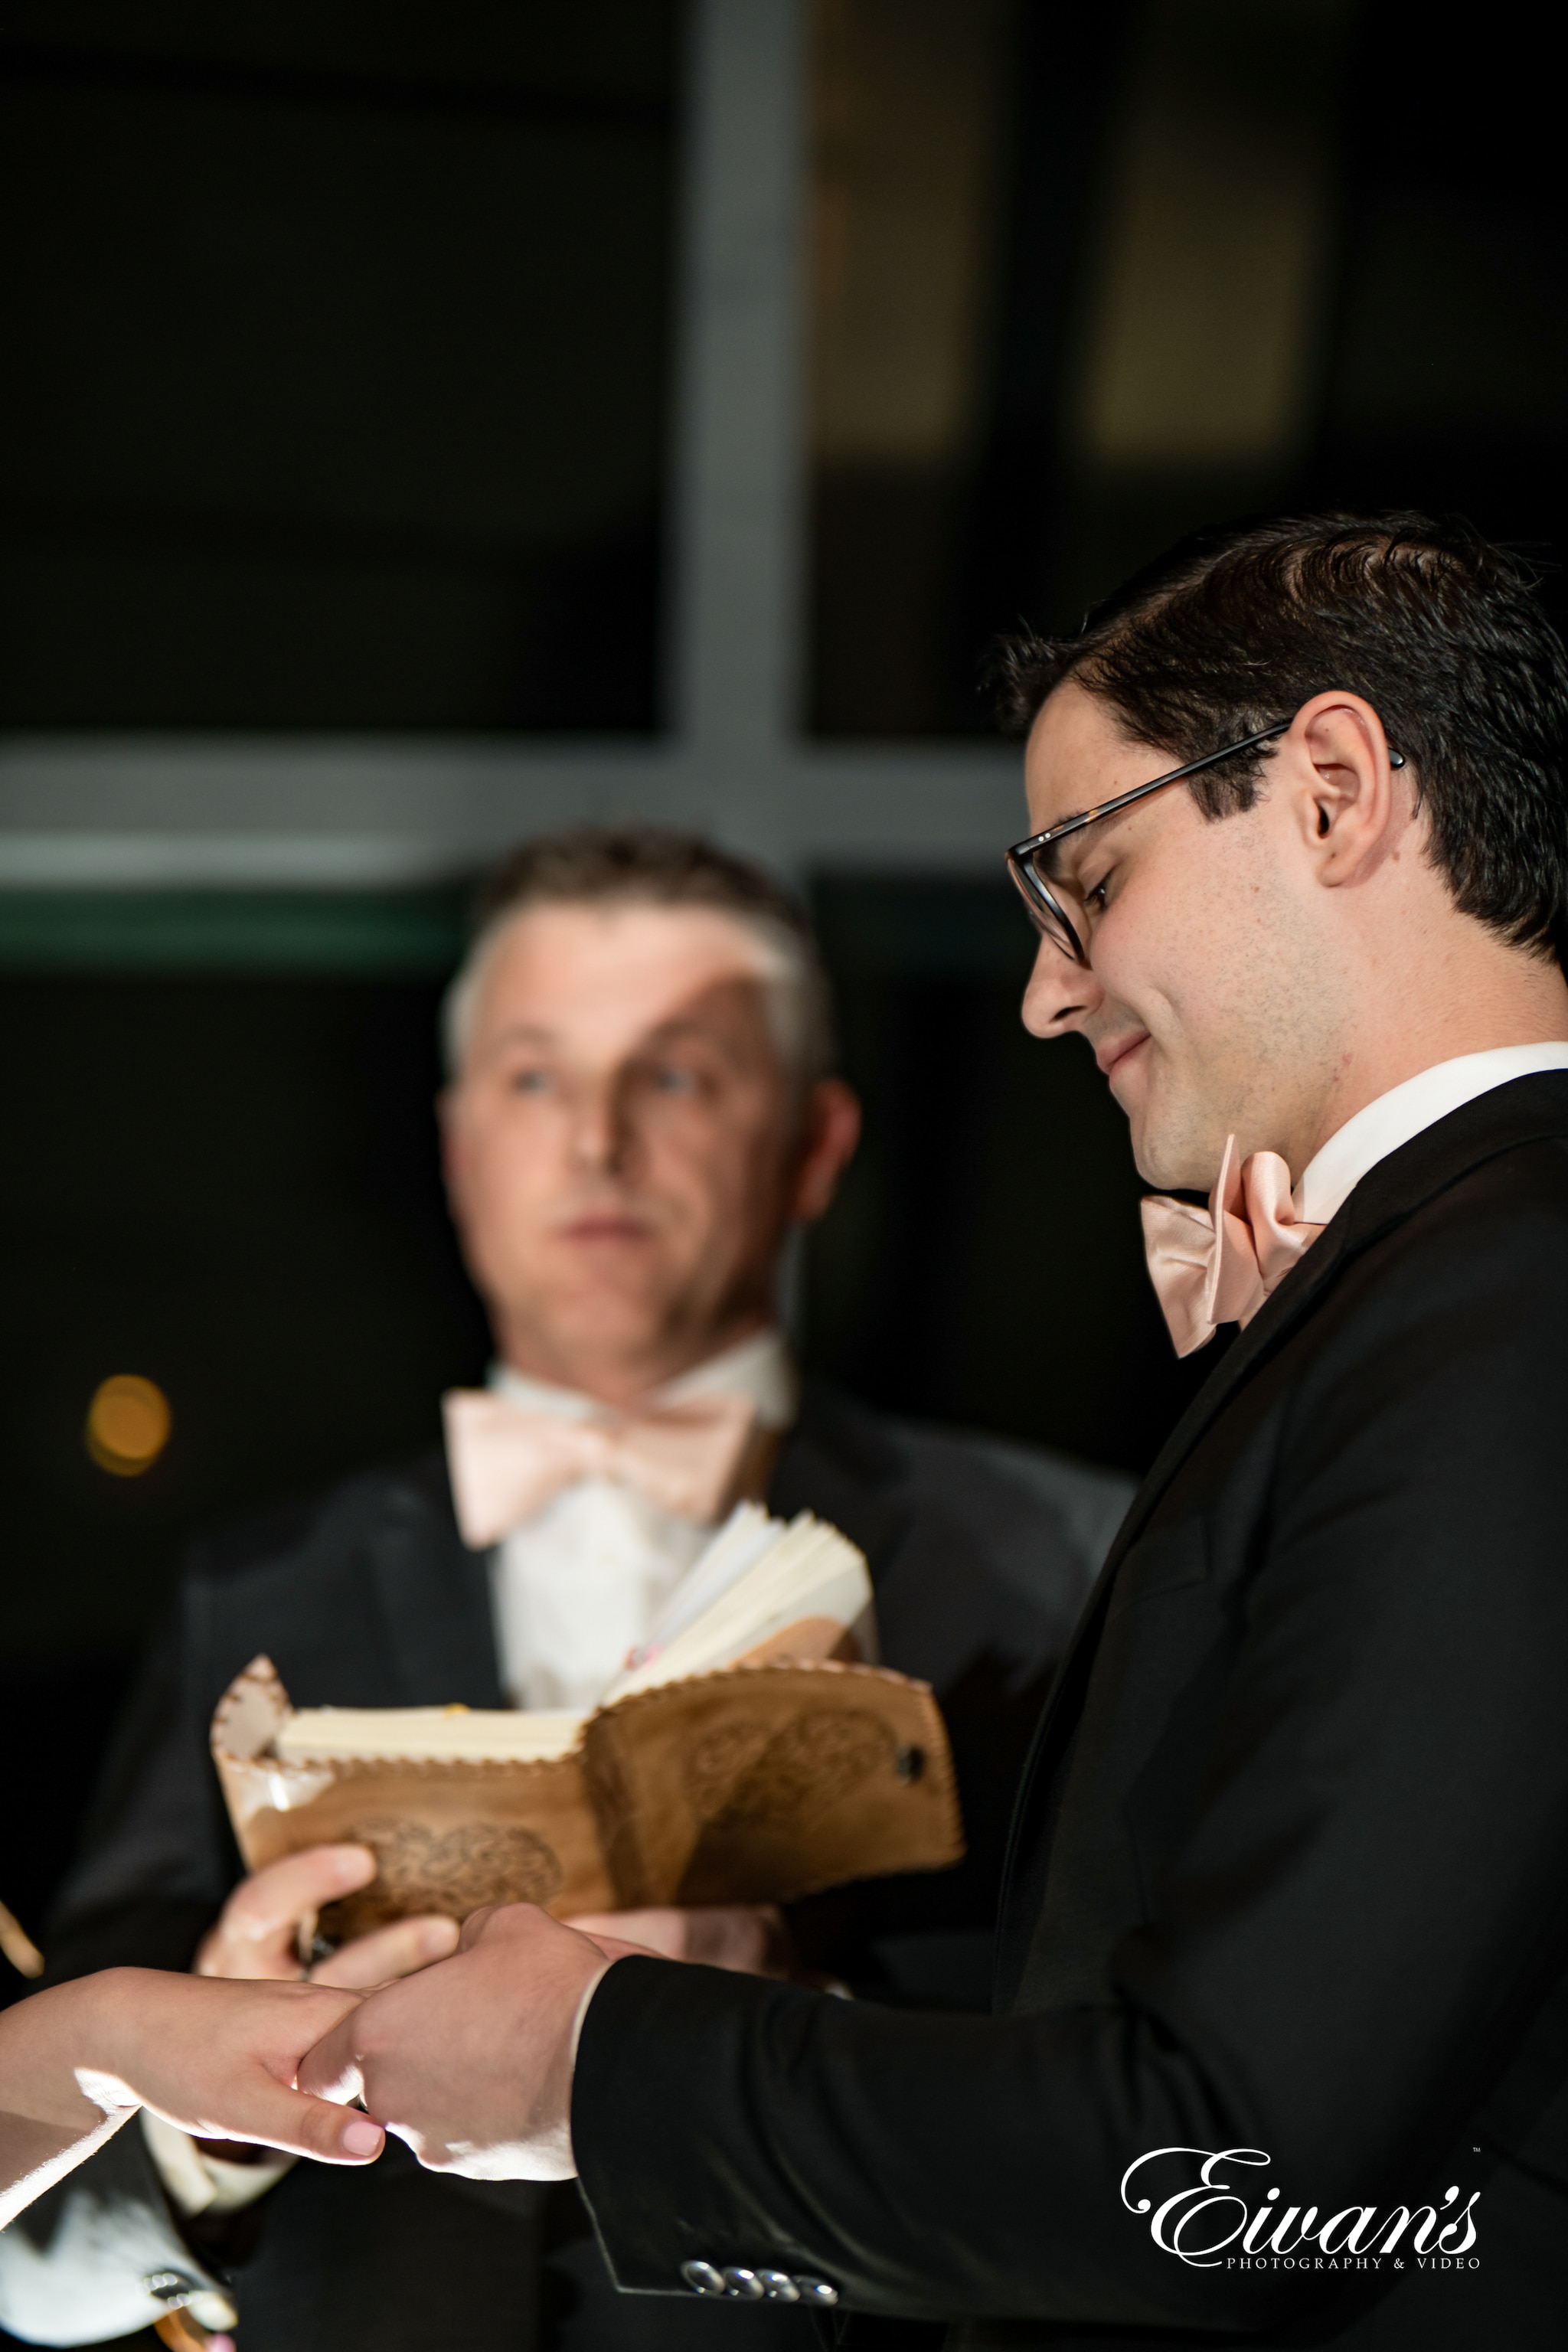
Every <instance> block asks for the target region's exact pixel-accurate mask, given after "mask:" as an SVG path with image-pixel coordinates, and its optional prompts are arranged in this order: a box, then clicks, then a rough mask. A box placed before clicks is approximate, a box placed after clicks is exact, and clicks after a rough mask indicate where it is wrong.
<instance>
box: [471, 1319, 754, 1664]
mask: <svg viewBox="0 0 1568 2352" xmlns="http://www.w3.org/2000/svg"><path fill="white" fill-rule="evenodd" d="M489 1384H490V1386H491V1388H492V1389H494V1390H495V1391H497V1393H498V1394H500V1395H501V1396H505V1397H510V1398H511V1399H512V1401H513V1402H515V1403H517V1404H521V1405H526V1406H527V1407H528V1408H529V1409H530V1410H531V1412H558V1413H561V1414H563V1415H564V1416H565V1417H566V1418H567V1419H569V1420H574V1421H588V1420H592V1419H593V1418H594V1417H595V1414H597V1413H598V1412H599V1411H600V1408H599V1406H598V1405H597V1404H596V1403H595V1401H594V1399H593V1398H592V1397H588V1396H584V1395H583V1394H582V1392H581V1391H579V1390H576V1389H563V1388H556V1387H554V1386H553V1385H552V1383H551V1382H549V1381H535V1380H529V1379H526V1378H525V1377H524V1376H523V1375H522V1374H521V1372H514V1371H512V1370H510V1369H509V1368H508V1367H507V1366H506V1365H504V1364H498V1365H495V1366H493V1367H492V1369H491V1371H490V1376H489ZM714 1395H732V1396H743V1397H745V1398H747V1399H748V1400H749V1401H750V1402H752V1403H754V1404H755V1406H756V1408H757V1420H758V1424H759V1426H760V1427H762V1428H763V1429H766V1430H774V1431H777V1430H784V1429H787V1428H788V1427H789V1424H790V1423H791V1422H792V1421H793V1420H794V1419H795V1405H796V1401H797V1395H798V1383H797V1381H796V1377H795V1367H794V1365H793V1364H792V1363H791V1361H790V1358H789V1352H788V1349H786V1347H785V1345H784V1338H783V1335H782V1334H781V1333H780V1332H778V1331H762V1332H759V1333H758V1334H757V1335H756V1337H755V1338H754V1339H743V1340H742V1342H741V1344H740V1346H739V1347H736V1348H730V1349H726V1350H725V1351H724V1353H723V1354H722V1355H721V1356H715V1357H713V1358H712V1359H711V1360H710V1361H709V1362H708V1363H706V1364H700V1365H699V1366H698V1367H697V1369H696V1370H695V1371H690V1372H687V1373H684V1374H683V1375H682V1376H681V1378H680V1379H679V1380H678V1381H670V1382H669V1383H668V1386H667V1387H665V1388H662V1389H659V1390H658V1391H657V1392H656V1393H655V1394H654V1396H652V1397H651V1398H649V1399H648V1400H647V1402H649V1403H650V1404H658V1405H664V1404H684V1403H686V1402H689V1400H690V1399H692V1398H694V1397H700V1396H714ZM712 1532H713V1530H712V1528H711V1527H706V1526H698V1525H696V1524H695V1523H694V1522H693V1521H692V1520H690V1519H681V1518H677V1517H674V1516H673V1515H672V1514H671V1513H669V1512H668V1511H662V1510H660V1509H659V1507H658V1505H657V1504H655V1503H651V1502H649V1501H648V1500H647V1497H646V1496H642V1495H640V1494H638V1493H637V1490H636V1489H635V1488H634V1487H630V1486H621V1485H618V1484H613V1483H611V1482H610V1481H609V1480H607V1479H603V1478H586V1479H584V1480H583V1481H582V1482H581V1483H580V1484H579V1485H577V1486H568V1487H567V1488H566V1489H565V1490H564V1492H563V1493H562V1494H559V1495H557V1496H555V1497H554V1499H553V1501H552V1502H550V1503H548V1504H547V1505H546V1506H545V1507H544V1509H543V1510H542V1511H541V1512H540V1514H539V1516H538V1517H537V1518H535V1519H532V1520H531V1521H530V1522H529V1524H528V1526H527V1527H525V1528H518V1530H517V1532H516V1533H515V1534H514V1535H510V1536H508V1537H507V1538H506V1539H505V1541H504V1542H502V1543H500V1544H498V1545H497V1546H496V1548H495V1549H494V1550H493V1551H492V1553H491V1554H490V1599H491V1606H492V1609H493V1612H494V1617H495V1631H496V1648H497V1652H498V1654H499V1656H500V1673H501V1684H502V1687H503V1688H504V1689H505V1691H506V1693H507V1696H509V1697H510V1700H511V1703H512V1705H513V1706H527V1707H585V1706H592V1705H593V1703H594V1701H595V1699H596V1698H597V1697H598V1696H599V1693H600V1692H601V1691H602V1690H603V1689H604V1687H605V1684H606V1683H607V1682H608V1681H609V1679H610V1677H611V1675H614V1674H616V1673H617V1672H618V1671H619V1669H620V1668H621V1667H622V1666H623V1665H624V1664H626V1654H627V1652H628V1651H630V1650H633V1649H635V1648H636V1647H637V1644H638V1643H640V1642H642V1641H644V1640H646V1638H647V1634H648V1632H649V1631H650V1629H651V1627H652V1625H653V1622H654V1619H655V1617H656V1616H657V1615H658V1611H659V1610H660V1609H661V1608H662V1607H663V1605H664V1603H665V1601H667V1600H668V1597H669V1595H670V1594H671V1593H672V1592H673V1591H674V1590H675V1588H676V1586H677V1585H678V1584H679V1581H680V1580H681V1578H682V1577H683V1576H684V1575H685V1574H686V1572H687V1570H688V1569H689V1568H690V1566H691V1565H692V1563H693V1561H694V1560H695V1559H696V1558H697V1555H698V1554H699V1552H700V1550H701V1549H702V1548H703V1546H704V1544H706V1543H707V1541H708V1538H709V1537H710V1535H711V1534H712Z"/></svg>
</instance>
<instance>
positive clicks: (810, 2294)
mask: <svg viewBox="0 0 1568 2352" xmlns="http://www.w3.org/2000/svg"><path fill="white" fill-rule="evenodd" d="M795 2291H796V2293H797V2294H799V2296H800V2299H801V2301H802V2303H814V2304H815V2305H816V2307H817V2309H818V2310H819V2311H826V2310H828V2309H830V2308H831V2306H832V2305H834V2304H836V2303H837V2300H838V2289H837V2287H836V2286H829V2285H828V2284H827V2281H826V2279H819V2278H806V2277H805V2276H804V2275H803V2273H801V2272H799V2271H796V2273H795Z"/></svg>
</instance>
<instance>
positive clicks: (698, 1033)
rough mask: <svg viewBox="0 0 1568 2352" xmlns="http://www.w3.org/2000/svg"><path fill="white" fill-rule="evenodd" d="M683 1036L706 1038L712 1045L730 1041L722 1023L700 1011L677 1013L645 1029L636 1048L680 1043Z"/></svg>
mask: <svg viewBox="0 0 1568 2352" xmlns="http://www.w3.org/2000/svg"><path fill="white" fill-rule="evenodd" d="M683 1037H701V1038H705V1039H706V1040H707V1041H708V1043H709V1044H710V1045H724V1044H727V1043H728V1040H727V1039H726V1037H725V1034H724V1030H723V1025H722V1024H721V1023H719V1022H716V1021H710V1020H706V1019H704V1017H703V1015H702V1014H701V1013H672V1014H671V1015H670V1017H669V1019H668V1021H660V1022H658V1024H656V1025H655V1026H654V1027H653V1028H652V1029H645V1030H644V1032H643V1034H642V1035H641V1037H639V1039H638V1040H637V1048H636V1050H637V1052H639V1053H640V1052H643V1051H645V1050H646V1049H647V1047H648V1046H649V1045H678V1044H679V1041H680V1039H681V1038H683Z"/></svg>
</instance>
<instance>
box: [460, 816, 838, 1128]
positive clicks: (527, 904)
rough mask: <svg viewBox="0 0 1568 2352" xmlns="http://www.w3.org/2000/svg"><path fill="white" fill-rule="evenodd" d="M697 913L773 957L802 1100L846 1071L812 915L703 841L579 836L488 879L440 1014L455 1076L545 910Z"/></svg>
mask: <svg viewBox="0 0 1568 2352" xmlns="http://www.w3.org/2000/svg"><path fill="white" fill-rule="evenodd" d="M616 906H630V907H675V908H681V907H692V908H705V909H707V910H708V911H709V912H710V913H714V914H720V915H727V916H728V917H729V918H730V919H731V921H733V922H735V923H737V924H739V926H740V927H741V929H742V930H745V931H749V932H750V933H751V935H752V938H753V939H754V940H756V941H757V943H758V945H759V947H761V949H762V950H763V961H764V972H765V982H764V984H765V987H766V992H767V1002H768V1010H769V1018H770V1021H771V1024H772V1026H773V1037H774V1042H775V1044H776V1045H777V1046H778V1050H779V1055H780V1058H781V1060H782V1061H783V1062H784V1066H785V1068H786V1070H787V1071H788V1072H789V1074H790V1076H791V1077H792V1078H793V1079H794V1080H795V1083H796V1084H797V1085H798V1086H800V1087H802V1088H805V1087H810V1086H813V1085H815V1083H816V1080H817V1079H818V1078H823V1077H826V1076H828V1075H829V1073H830V1072H831V1071H832V1069H833V1068H834V1066H835V1063H836V1060H837V1043H836V1040H835V1036H834V1025H833V1000H832V993H831V991H830V989H829V986H828V981H827V975H826V971H824V970H823V966H822V959H821V956H820V955H819V953H818V951H817V946H816V939H815V937H814V936H813V933H812V929H811V925H810V923H809V922H808V920H807V919H806V915H805V908H803V907H802V906H801V904H800V902H799V901H798V899H796V898H795V897H794V896H793V895H792V893H791V892H790V891H788V890H787V889H786V888H785V887H784V884H783V883H782V882H780V881H778V880H777V879H776V878H775V877H773V875H771V874H769V873H767V872H766V871H765V869H764V868H763V867H762V866H754V865H752V862H751V860H750V859H749V858H745V857H737V856H734V855H733V854H732V853H731V851H729V850H727V849H721V848H720V847H719V846H718V845H717V844H716V843H713V842H710V841H705V840H704V839H703V838H702V836H701V835H700V834H694V833H681V832H679V831H677V830H675V829H673V828H671V827H668V826H664V825H653V824H618V825H576V826H574V827H572V828H571V829H570V830H568V831H565V832H562V833H548V834H543V835H541V836H540V838H539V839H538V840H536V841H529V842H525V843H524V844H523V845H522V846H521V848H520V849H515V850H513V851H512V853H511V855H510V856H509V857H506V858H503V859H502V861H501V863H500V865H499V866H497V867H496V868H495V869H494V871H493V872H492V873H490V874H489V875H488V876H487V877H486V878H485V880H484V882H483V883H482V884H481V886H480V888H479V895H478V897H477V898H476V900H475V904H474V928H473V933H472V936H471V938H470V940H469V942H468V951H467V953H466V954H465V956H464V958H463V961H462V963H461V965H460V966H459V967H458V971H457V974H456V976H455V977H454V979H453V981H452V984H451V986H450V987H449V988H448V989H447V995H446V999H445V1002H444V1003H443V1005H442V1008H441V1029H442V1041H443V1044H444V1046H445V1049H446V1057H447V1073H448V1075H449V1076H454V1077H455V1076H458V1073H459V1071H460V1070H461V1068H462V1064H463V1056H464V1054H465V1053H466V1051H467V1047H468V1032H469V1030H470V1028H471V1027H472V1024H473V1017H474V1007H475V1004H476V1003H477V1002H478V998H479V988H480V984H481V982H482V981H483V978H484V974H485V970H486V967H487V966H488V964H489V960H490V956H491V954H492V953H493V951H494V949H495V947H496V944H497V942H498V940H500V937H501V934H502V933H503V932H504V931H505V930H507V929H509V928H510V924H511V923H512V922H513V921H514V920H515V919H516V918H517V917H518V916H520V915H525V914H527V913H529V912H530V911H531V909H532V908H536V907H616Z"/></svg>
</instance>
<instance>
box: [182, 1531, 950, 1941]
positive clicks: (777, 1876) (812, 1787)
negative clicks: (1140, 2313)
mask: <svg viewBox="0 0 1568 2352" xmlns="http://www.w3.org/2000/svg"><path fill="white" fill-rule="evenodd" d="M875 1645H876V1632H875V1619H874V1614H873V1611H872V1605H871V1584H870V1579H869V1577H868V1574H867V1570H866V1563H865V1560H864V1559H863V1557H862V1556H861V1554H860V1553H859V1552H858V1551H857V1550H856V1549H855V1547H854V1546H853V1545H852V1544H851V1543H849V1542H848V1541H847V1538H845V1537H843V1536H842V1535H840V1534H839V1532H838V1530H837V1528H831V1527H828V1526H826V1525H825V1524H824V1523H823V1522H822V1521H820V1520H817V1519H814V1518H813V1517H811V1515H810V1514H809V1513H808V1512H802V1513H801V1515H800V1516H799V1517H798V1518H796V1519H794V1520H792V1521H791V1522H790V1523H789V1524H788V1525H787V1526H786V1525H785V1524H784V1522H783V1521H781V1520H778V1519H773V1518H770V1517H768V1515H767V1513H766V1512H765V1511H763V1509H761V1508H760V1507H758V1506H757V1505H756V1504H752V1503H747V1504H742V1506H741V1507H739V1508H738V1509H737V1510H736V1511H735V1512H734V1514H733V1515H732V1516H731V1518H730V1519H729V1520H728V1521H727V1522H726V1524H725V1526H724V1527H723V1528H721V1530H720V1532H719V1534H718V1535H717V1536H716V1537H715V1538H714V1539H713V1541H712V1543H710V1545H709V1547H708V1549H707V1550H706V1551H705V1552H704V1553H703V1554H702V1556H701V1558H700V1559H699V1560H698V1561H697V1563H696V1566H695V1567H694V1568H693V1569H692V1570H691V1571H690V1573H689V1575H688V1576H687V1578H686V1579H685V1580H684V1581H683V1582H682V1583H681V1585H680V1586H679V1589H678V1590H677V1591H676V1592H675V1593H674V1595H673V1596H672V1598H671V1600H670V1601H669V1603H668V1607H667V1609H666V1611H665V1613H664V1616H663V1618H662V1619H661V1621H660V1622H659V1624H658V1626H657V1627H656V1628H655V1631H654V1633H653V1634H652V1635H651V1636H650V1638H649V1640H648V1641H647V1643H646V1644H645V1645H644V1647H643V1648H642V1650H640V1651H638V1652H637V1653H636V1654H634V1655H633V1657H632V1658H631V1659H630V1660H629V1661H628V1663H627V1665H626V1669H625V1670H624V1671H623V1672H622V1673H621V1674H619V1675H616V1678H615V1680H614V1681H613V1682H612V1683H611V1684H610V1685H609V1686H608V1688H607V1689H606V1690H605V1693H604V1694H603V1696H602V1697H601V1699H600V1702H599V1704H598V1706H596V1707H595V1708H594V1709H593V1711H592V1712H591V1713H589V1714H587V1715H566V1714H529V1713H522V1712H510V1711H507V1712H502V1711H500V1710H495V1711H489V1710H479V1709H472V1708H468V1707H463V1706H447V1707H439V1706H433V1707H385V1708H359V1707H313V1708H301V1709H298V1710H296V1709H295V1708H293V1707H292V1706H290V1705H289V1696H288V1693H287V1692H286V1691H285V1690H284V1688H283V1685H282V1683H281V1682H280V1681H279V1677H278V1675H277V1673H276V1671H275V1669H274V1667H273V1665H272V1663H271V1661H270V1659H268V1658H266V1657H258V1658H253V1659H252V1660H251V1662H250V1664H249V1665H247V1667H246V1668H245V1669H244V1671H243V1673H241V1674H239V1675H237V1676H236V1678H235V1680H234V1682H233V1683H232V1684H231V1685H229V1688H228V1690H227V1691H226V1693H225V1695H224V1696H223V1698H222V1699H221V1700H220V1701H219V1703H218V1706H217V1710H216V1714H215V1715H214V1717H213V1725H212V1748H213V1756H214V1759H215V1761H216V1766H217V1770H218V1777H219V1779H220V1780H221V1781H222V1784H223V1791H224V1796H225V1798H226V1801H227V1804H228V1810H229V1817H230V1819H231V1820H232V1822H233V1823H234V1830H235V1835H236V1837H237V1840H238V1842H239V1848H240V1852H241V1853H242V1854H243V1855H244V1857H245V1860H246V1863H247V1866H248V1867H249V1868H250V1869H252V1870H256V1869H260V1868H261V1867H263V1866H264V1865H265V1864H268V1863H269V1862H276V1861H277V1860H278V1859H279V1857H280V1856H281V1855H283V1854H287V1853H298V1852H299V1851H300V1848H301V1847H304V1846H310V1845H321V1844H326V1843H335V1842H336V1841H338V1840H353V1841H354V1842H355V1843H360V1844H363V1845H367V1846H369V1847H371V1848H372V1849H373V1851H374V1853H375V1855H376V1857H377V1859H378V1861H379V1863H380V1869H379V1871H378V1874H377V1875H376V1877H375V1878H374V1880H373V1881H372V1883H371V1885H369V1886H367V1887H365V1888H363V1890H362V1891H361V1892H359V1893H357V1894H354V1895H349V1896H347V1897H346V1898H345V1899H344V1900H343V1901H342V1902H340V1903H337V1904H334V1905H332V1906H331V1909H330V1910H329V1911H327V1912H324V1913H323V1914H322V1916H321V1932H322V1934H323V1935H325V1936H327V1937H330V1938H331V1939H332V1940H342V1939H345V1938H347V1937H352V1936H358V1935H363V1933H365V1931H366V1930H367V1929H369V1928H372V1927H380V1926H382V1925H384V1923H385V1922H386V1921H388V1920H391V1919H397V1918H402V1917H405V1916H408V1915H410V1914H412V1913H416V1912H426V1911H439V1912H446V1913H447V1914H449V1915H450V1916H452V1917H453V1918H463V1917H465V1916H467V1915H468V1912H470V1911H474V1910H477V1909H478V1908H479V1906H480V1905H481V1904H485V1903H515V1902H532V1903H541V1904H543V1905H544V1906H546V1907H547V1908H549V1909H550V1910H552V1911H553V1912H555V1913H557V1914H558V1915H559V1916H570V1915H571V1914H572V1913H573V1912H575V1911H603V1910H629V1909H635V1908H637V1907H638V1906H643V1905H646V1904H667V1903H784V1902H789V1901H792V1900H793V1899H794V1898H795V1897H796V1896H798V1895H807V1894H811V1893H814V1892H816V1890H817V1889H819V1888H822V1887H826V1886H837V1885H842V1884H843V1883H845V1882H846V1881H847V1880H849V1879H855V1878H867V1877H874V1876H880V1875H883V1874H887V1873H889V1872H893V1871H906V1870H941V1869H944V1868H946V1867H947V1866H948V1865H950V1864H952V1863H955V1862H958V1861H960V1860H961V1859H962V1858H963V1830H962V1826H961V1823H960V1820H959V1812H958V1801H957V1796H956V1793H955V1790H954V1786H953V1777H952V1758H951V1756H950V1754H949V1750H948V1743H947V1734H946V1730H945V1727H944V1726H943V1724H942V1715H941V1712H940V1710H939V1709H938V1706H937V1704H936V1701H935V1699H934V1697H933V1696H932V1695H931V1687H930V1685H929V1684H926V1683H921V1682H915V1681H912V1680H911V1679H910V1677H909V1676H908V1675H897V1674H892V1673H889V1672H887V1671H886V1670H884V1669H883V1668H882V1667H880V1666H878V1665H876V1664H871V1663H869V1662H868V1661H869V1660H870V1659H872V1658H874V1656H875Z"/></svg>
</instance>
